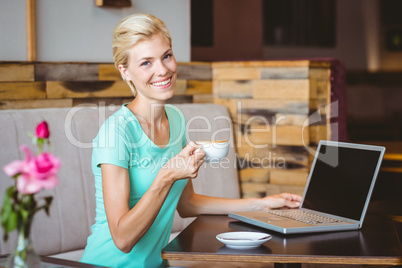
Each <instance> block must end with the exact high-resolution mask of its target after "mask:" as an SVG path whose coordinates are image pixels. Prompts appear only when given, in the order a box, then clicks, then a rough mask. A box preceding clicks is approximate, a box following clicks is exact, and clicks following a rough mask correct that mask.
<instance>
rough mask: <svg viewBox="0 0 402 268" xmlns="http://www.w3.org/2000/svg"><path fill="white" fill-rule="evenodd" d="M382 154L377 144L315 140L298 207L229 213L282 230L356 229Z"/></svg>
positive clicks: (299, 231) (257, 224) (264, 226)
mask: <svg viewBox="0 0 402 268" xmlns="http://www.w3.org/2000/svg"><path fill="white" fill-rule="evenodd" d="M384 153H385V147H381V146H373V145H364V144H354V143H346V142H335V141H320V142H319V144H318V147H317V151H316V153H315V157H314V161H313V163H312V166H311V169H310V173H309V176H308V180H307V183H306V187H305V189H304V193H303V198H302V202H301V204H300V207H299V208H297V209H277V210H270V211H269V212H267V211H245V212H233V213H229V217H230V218H233V219H237V220H239V221H242V222H246V223H249V224H252V225H255V226H259V227H263V228H266V229H269V230H272V231H276V232H279V233H283V234H296V233H313V232H329V231H346V230H357V229H360V228H361V227H362V225H363V220H364V216H365V215H366V211H367V207H368V205H369V202H370V198H371V195H372V192H373V188H374V184H375V181H376V178H377V175H378V172H379V169H380V166H381V162H382V159H383V156H384Z"/></svg>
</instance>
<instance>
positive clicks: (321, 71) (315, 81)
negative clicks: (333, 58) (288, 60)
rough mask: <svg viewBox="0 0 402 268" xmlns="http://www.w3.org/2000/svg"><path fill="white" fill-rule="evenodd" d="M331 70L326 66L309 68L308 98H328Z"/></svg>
mask: <svg viewBox="0 0 402 268" xmlns="http://www.w3.org/2000/svg"><path fill="white" fill-rule="evenodd" d="M330 76H331V70H330V69H328V68H310V70H309V80H310V98H311V99H328V98H330V96H331V95H330V92H331V91H330V90H331V81H330Z"/></svg>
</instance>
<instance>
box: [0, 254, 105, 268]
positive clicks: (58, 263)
mask: <svg viewBox="0 0 402 268" xmlns="http://www.w3.org/2000/svg"><path fill="white" fill-rule="evenodd" d="M7 257H8V255H2V256H0V268H3V267H5V265H6V261H7ZM40 258H41V267H42V268H69V267H74V268H100V267H101V266H95V265H91V264H86V263H82V262H76V261H70V260H64V259H58V258H53V257H47V256H40Z"/></svg>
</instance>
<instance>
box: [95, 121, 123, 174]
mask: <svg viewBox="0 0 402 268" xmlns="http://www.w3.org/2000/svg"><path fill="white" fill-rule="evenodd" d="M92 157H93V163H92V164H93V165H94V166H96V167H99V166H100V165H101V164H112V165H116V166H119V167H123V168H127V169H128V166H129V164H128V163H129V151H128V147H127V139H126V137H125V135H124V133H121V132H120V131H119V129H118V128H117V127H116V124H115V123H114V122H113V117H110V118H109V119H108V120H107V121H106V122H105V123H104V124H103V125H102V127H101V128H100V130H99V133H98V135H97V137H96V138H95V139H94V141H93V155H92Z"/></svg>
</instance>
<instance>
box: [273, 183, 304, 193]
mask: <svg viewBox="0 0 402 268" xmlns="http://www.w3.org/2000/svg"><path fill="white" fill-rule="evenodd" d="M303 192H304V186H295V185H276V184H268V185H267V192H266V195H267V196H268V195H276V194H280V193H291V194H298V195H303Z"/></svg>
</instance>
